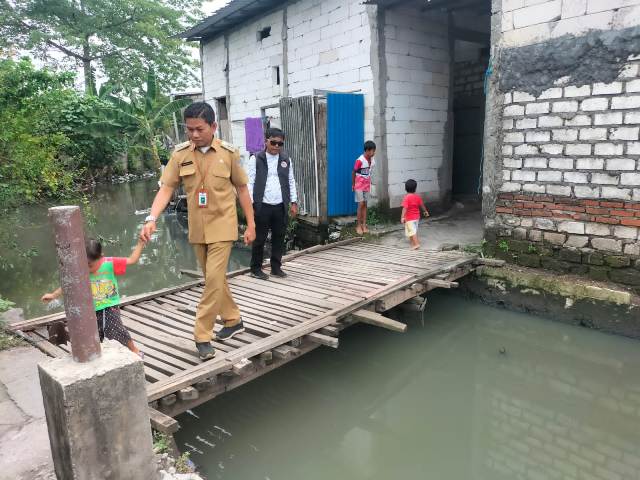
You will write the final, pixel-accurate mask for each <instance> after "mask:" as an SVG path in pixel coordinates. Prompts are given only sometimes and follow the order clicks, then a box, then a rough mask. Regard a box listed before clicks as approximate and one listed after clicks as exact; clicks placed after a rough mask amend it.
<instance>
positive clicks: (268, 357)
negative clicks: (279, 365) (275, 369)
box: [258, 350, 273, 367]
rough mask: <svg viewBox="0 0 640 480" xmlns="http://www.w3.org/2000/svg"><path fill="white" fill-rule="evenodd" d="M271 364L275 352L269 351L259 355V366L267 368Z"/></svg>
mask: <svg viewBox="0 0 640 480" xmlns="http://www.w3.org/2000/svg"><path fill="white" fill-rule="evenodd" d="M271 362H273V352H272V351H271V350H268V351H266V352H262V353H261V354H260V355H258V364H259V365H261V366H263V367H264V366H267V365H269V364H270V363H271Z"/></svg>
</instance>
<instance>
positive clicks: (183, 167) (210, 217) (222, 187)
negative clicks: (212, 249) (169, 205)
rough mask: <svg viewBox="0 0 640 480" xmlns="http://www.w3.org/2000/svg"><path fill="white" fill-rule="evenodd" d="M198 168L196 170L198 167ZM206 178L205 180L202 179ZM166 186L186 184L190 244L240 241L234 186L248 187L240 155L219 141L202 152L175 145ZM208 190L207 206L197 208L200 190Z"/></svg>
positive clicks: (189, 145)
mask: <svg viewBox="0 0 640 480" xmlns="http://www.w3.org/2000/svg"><path fill="white" fill-rule="evenodd" d="M196 165H197V167H196ZM201 175H202V176H204V177H205V178H204V180H203V179H202V178H201ZM160 181H161V182H162V184H163V185H167V186H168V187H172V188H176V187H177V186H178V185H179V184H180V182H182V183H183V184H184V188H185V192H186V195H187V207H188V211H189V243H215V242H227V241H235V240H237V239H238V216H237V212H236V190H235V187H240V186H242V185H246V184H247V182H248V179H247V174H246V173H245V171H244V169H243V168H242V166H241V165H240V152H239V151H238V150H237V149H236V148H235V147H234V146H233V145H230V144H228V143H226V142H223V141H222V140H220V139H218V138H214V139H213V141H212V142H211V148H210V149H209V150H208V151H207V153H202V152H201V151H200V150H199V149H198V148H196V146H195V145H194V144H193V143H191V142H185V143H181V144H179V145H177V146H176V149H175V150H174V152H173V154H172V155H171V159H170V160H169V163H168V164H167V166H166V167H165V169H164V173H163V174H162V178H161V179H160ZM203 183H204V189H205V190H206V191H207V197H208V198H207V200H208V201H207V206H206V207H204V208H200V207H198V191H199V190H200V189H201V188H202V185H203Z"/></svg>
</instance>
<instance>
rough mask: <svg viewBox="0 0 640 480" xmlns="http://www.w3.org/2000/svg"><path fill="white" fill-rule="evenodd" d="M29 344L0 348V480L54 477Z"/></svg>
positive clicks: (37, 356)
mask: <svg viewBox="0 0 640 480" xmlns="http://www.w3.org/2000/svg"><path fill="white" fill-rule="evenodd" d="M47 358H48V357H47V356H46V355H45V354H43V353H42V352H40V351H39V350H36V349H35V348H33V347H17V348H12V349H11V350H5V351H3V352H0V480H55V478H56V476H55V474H54V472H53V461H52V460H51V449H50V446H49V436H48V434H47V423H46V420H45V417H44V408H43V406H42V395H41V393H40V382H39V379H38V367H37V364H38V362H40V361H42V360H45V359H47Z"/></svg>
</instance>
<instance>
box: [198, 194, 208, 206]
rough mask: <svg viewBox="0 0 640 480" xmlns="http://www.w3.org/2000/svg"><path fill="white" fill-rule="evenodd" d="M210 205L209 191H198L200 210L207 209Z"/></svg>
mask: <svg viewBox="0 0 640 480" xmlns="http://www.w3.org/2000/svg"><path fill="white" fill-rule="evenodd" d="M207 203H208V198H207V191H206V190H198V208H205V207H206V206H207Z"/></svg>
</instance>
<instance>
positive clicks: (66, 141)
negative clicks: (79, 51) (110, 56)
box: [0, 59, 122, 207]
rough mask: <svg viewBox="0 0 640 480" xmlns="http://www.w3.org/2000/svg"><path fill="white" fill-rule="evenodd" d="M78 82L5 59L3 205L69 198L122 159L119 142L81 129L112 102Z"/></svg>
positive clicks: (0, 93) (1, 84)
mask: <svg viewBox="0 0 640 480" xmlns="http://www.w3.org/2000/svg"><path fill="white" fill-rule="evenodd" d="M72 84H73V75H70V74H68V73H62V74H57V73H54V72H51V71H49V70H47V69H41V70H38V69H35V68H34V67H33V65H32V64H31V62H30V61H29V60H26V59H23V60H20V61H18V62H14V61H12V60H0V125H2V128H0V206H2V207H7V206H11V205H13V204H15V203H16V202H32V201H36V200H38V199H41V198H47V197H60V196H64V195H66V194H68V193H70V192H73V191H74V190H75V189H76V187H77V185H78V184H79V183H82V182H83V181H84V182H86V181H87V180H88V179H87V176H86V174H89V173H92V172H94V171H96V170H97V169H99V168H101V167H105V166H109V165H112V164H113V163H114V162H115V161H116V159H117V158H118V157H119V156H120V155H121V152H122V148H121V147H120V144H119V142H118V140H117V139H113V138H93V137H92V136H91V135H89V134H87V133H84V132H83V131H82V129H81V128H80V127H81V126H82V125H86V124H87V123H90V122H91V121H93V118H94V117H93V116H94V115H95V111H96V110H100V109H102V110H108V109H110V108H112V107H111V104H110V103H108V102H106V101H104V100H100V99H98V98H96V97H91V96H84V95H81V94H79V93H78V92H76V91H75V90H74V89H73V88H72Z"/></svg>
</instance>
